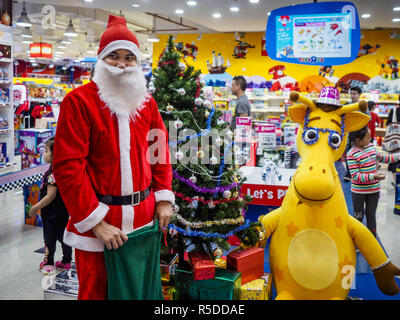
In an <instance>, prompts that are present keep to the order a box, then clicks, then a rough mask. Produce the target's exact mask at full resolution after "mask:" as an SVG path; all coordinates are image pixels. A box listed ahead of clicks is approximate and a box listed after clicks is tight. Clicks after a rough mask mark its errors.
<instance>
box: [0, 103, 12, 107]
mask: <svg viewBox="0 0 400 320" xmlns="http://www.w3.org/2000/svg"><path fill="white" fill-rule="evenodd" d="M9 105H11V103H10V102H0V107H8V106H9Z"/></svg>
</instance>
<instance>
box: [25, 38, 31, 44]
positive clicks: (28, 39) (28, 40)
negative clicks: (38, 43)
mask: <svg viewBox="0 0 400 320" xmlns="http://www.w3.org/2000/svg"><path fill="white" fill-rule="evenodd" d="M22 43H28V44H29V43H33V41H32V40H31V39H30V38H24V40H22Z"/></svg>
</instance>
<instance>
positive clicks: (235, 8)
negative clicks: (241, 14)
mask: <svg viewBox="0 0 400 320" xmlns="http://www.w3.org/2000/svg"><path fill="white" fill-rule="evenodd" d="M230 10H231V11H232V12H238V11H239V7H230Z"/></svg>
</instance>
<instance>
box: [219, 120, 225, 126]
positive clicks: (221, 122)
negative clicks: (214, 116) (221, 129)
mask: <svg viewBox="0 0 400 320" xmlns="http://www.w3.org/2000/svg"><path fill="white" fill-rule="evenodd" d="M224 123H225V121H224V120H221V119H219V120H218V121H217V125H219V126H222V125H223V124H224Z"/></svg>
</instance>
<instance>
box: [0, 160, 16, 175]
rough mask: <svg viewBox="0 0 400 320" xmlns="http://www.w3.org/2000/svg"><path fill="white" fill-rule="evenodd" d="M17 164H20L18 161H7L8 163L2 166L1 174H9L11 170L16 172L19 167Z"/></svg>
mask: <svg viewBox="0 0 400 320" xmlns="http://www.w3.org/2000/svg"><path fill="white" fill-rule="evenodd" d="M17 166H18V163H17V162H8V163H6V165H5V166H4V167H1V168H0V175H3V174H7V173H10V172H14V171H15V169H16V168H17Z"/></svg>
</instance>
